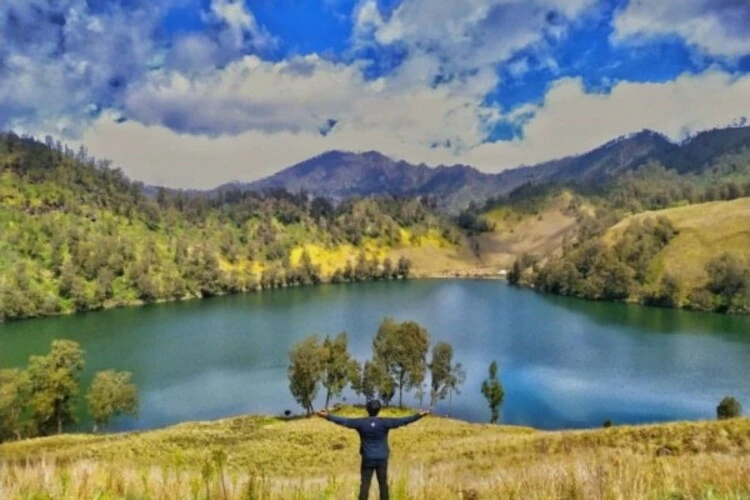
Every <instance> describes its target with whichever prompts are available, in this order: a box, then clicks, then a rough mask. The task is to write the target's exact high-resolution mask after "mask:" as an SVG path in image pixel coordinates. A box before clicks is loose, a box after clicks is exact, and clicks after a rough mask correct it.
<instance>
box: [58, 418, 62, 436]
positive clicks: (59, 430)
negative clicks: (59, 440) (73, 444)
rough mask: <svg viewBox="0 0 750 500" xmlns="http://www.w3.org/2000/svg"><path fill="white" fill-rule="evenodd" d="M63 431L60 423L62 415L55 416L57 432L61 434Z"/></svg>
mask: <svg viewBox="0 0 750 500" xmlns="http://www.w3.org/2000/svg"><path fill="white" fill-rule="evenodd" d="M62 431H63V425H62V417H60V416H59V415H58V417H57V433H58V434H62Z"/></svg>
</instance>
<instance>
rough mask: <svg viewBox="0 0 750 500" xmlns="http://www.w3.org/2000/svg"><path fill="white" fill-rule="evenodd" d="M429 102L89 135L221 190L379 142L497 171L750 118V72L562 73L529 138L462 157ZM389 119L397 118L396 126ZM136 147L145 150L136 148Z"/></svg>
mask: <svg viewBox="0 0 750 500" xmlns="http://www.w3.org/2000/svg"><path fill="white" fill-rule="evenodd" d="M421 99H422V100H420V97H419V96H416V95H415V96H404V97H403V99H401V100H398V99H396V100H394V101H393V102H390V103H389V102H388V101H387V100H380V99H372V100H371V101H370V102H369V106H371V107H370V108H368V109H369V111H370V112H371V113H373V114H375V115H376V116H374V117H372V118H370V119H371V120H372V123H370V122H366V121H365V122H363V123H353V124H351V126H349V127H343V128H341V129H338V125H336V126H335V127H334V129H333V131H332V133H330V134H329V135H327V136H325V137H324V136H323V135H321V134H320V133H319V131H317V130H315V131H313V130H300V131H298V132H290V131H279V132H276V133H266V132H261V131H257V130H255V131H248V132H244V133H241V134H238V135H234V136H230V135H224V136H221V137H217V138H215V139H212V138H209V137H205V136H201V137H195V136H192V135H185V134H179V133H176V132H174V131H173V130H171V129H169V128H167V127H165V126H163V125H154V126H151V127H147V126H144V125H142V124H140V123H136V122H128V123H126V124H123V125H118V124H115V123H113V122H111V120H105V119H102V120H100V121H99V122H98V123H97V125H96V126H95V127H93V128H92V129H90V130H89V131H88V132H87V133H86V135H85V136H84V138H83V141H84V143H85V144H87V145H88V146H89V149H90V150H91V152H92V153H93V154H96V155H98V156H102V157H109V158H113V159H114V160H115V161H116V163H117V164H119V165H122V166H123V167H125V169H126V171H127V172H129V173H131V175H133V176H135V177H136V178H138V179H142V180H144V181H146V182H149V183H157V184H158V183H167V184H170V185H176V186H181V187H213V186H215V185H216V184H219V183H221V182H224V181H227V180H230V179H238V180H243V181H248V180H254V179H258V178H261V177H263V176H266V175H269V174H271V173H273V172H275V171H277V170H279V169H281V168H284V167H287V166H289V165H292V164H294V163H297V162H299V161H302V160H305V159H307V158H309V157H311V156H314V155H316V154H319V153H320V152H322V151H325V150H329V149H343V150H352V151H366V150H370V149H373V145H376V146H377V149H379V150H380V151H382V152H383V153H385V154H388V155H391V156H393V157H396V158H403V159H406V160H408V161H410V162H413V163H421V162H426V163H428V164H432V165H438V164H453V163H456V162H461V163H467V164H470V165H474V166H476V167H478V168H480V169H482V170H485V171H488V172H498V171H501V170H504V169H507V168H513V167H516V166H519V165H522V164H526V165H530V164H535V163H538V162H542V161H546V160H550V159H555V158H560V157H563V156H567V155H571V154H578V153H583V152H585V151H587V150H590V149H592V148H594V147H597V146H600V145H601V144H603V143H605V142H607V141H609V140H610V139H612V138H614V137H618V136H621V135H625V134H628V133H630V132H634V131H639V130H642V129H644V128H649V129H652V130H655V131H658V132H661V133H663V134H665V135H667V136H668V137H670V138H671V139H673V140H675V141H678V140H681V139H684V138H685V137H686V135H688V134H692V133H696V132H698V131H700V130H705V129H710V128H714V127H722V126H726V125H728V124H730V123H731V122H733V121H734V120H736V119H738V118H741V117H742V116H750V108H748V107H745V108H742V107H738V106H737V103H743V102H744V103H748V102H750V76H744V77H740V78H737V77H734V76H732V75H730V74H728V73H725V72H722V71H719V70H713V71H710V72H707V73H705V74H701V75H689V74H685V75H683V76H682V77H680V78H678V79H677V80H675V81H674V82H668V83H631V82H621V83H619V84H617V85H615V86H614V87H613V88H612V91H611V92H610V93H609V94H600V93H587V92H586V90H585V88H584V85H583V83H582V81H581V79H579V78H569V79H564V80H560V81H558V82H557V83H556V84H555V85H554V86H553V87H552V88H551V89H550V90H549V92H548V93H547V95H546V97H545V100H544V102H543V103H542V104H540V105H533V106H532V105H529V106H526V107H524V108H521V109H519V110H516V111H514V112H512V113H511V114H508V115H507V116H504V118H506V119H508V120H519V119H523V120H525V128H524V137H523V138H519V139H515V140H513V141H508V142H495V143H481V142H480V143H478V144H476V145H474V146H471V147H465V148H463V149H462V151H461V152H460V153H458V154H457V153H455V152H454V151H453V150H451V149H447V148H434V147H431V145H430V144H428V143H427V142H428V141H425V140H424V137H425V136H424V135H423V134H425V132H424V130H440V129H441V126H440V125H436V126H433V128H429V124H427V123H423V122H421V121H419V120H424V121H425V122H429V120H430V115H425V113H424V112H422V111H421V109H423V108H429V107H430V106H431V105H432V103H431V102H430V101H429V96H422V97H421ZM402 106H405V108H403V109H402ZM282 107H283V106H282ZM365 114H366V113H365ZM412 114H415V115H416V117H415V119H414V121H408V119H409V118H408V117H409V116H410V115H412ZM442 118H443V117H442V116H440V115H437V116H436V117H435V119H436V120H440V119H442ZM449 118H450V116H448V118H446V120H448V121H450V120H449ZM465 119H466V120H467V123H470V122H471V120H472V119H471V117H469V116H467V117H465ZM363 120H364V118H363ZM457 121H458V122H460V120H457ZM382 123H386V124H389V123H392V124H393V126H394V127H395V129H391V128H389V127H388V126H383V125H381V124H382ZM450 126H454V127H455V126H456V125H455V124H450ZM409 128H413V129H414V130H412V131H410V130H409ZM457 128H460V127H457ZM456 133H458V132H456ZM480 135H481V133H477V134H476V135H475V136H474V137H479V136H480ZM475 142H476V141H475ZM133 144H138V145H139V147H137V148H134V147H133V146H132V145H133ZM207 166H208V167H209V168H206V167H207Z"/></svg>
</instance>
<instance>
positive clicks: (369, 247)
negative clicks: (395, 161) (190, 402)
mask: <svg viewBox="0 0 750 500" xmlns="http://www.w3.org/2000/svg"><path fill="white" fill-rule="evenodd" d="M405 253H408V255H409V257H410V258H411V259H412V263H411V264H412V265H411V268H410V267H409V263H408V262H406V261H405V260H404V261H403V265H402V266H401V267H399V265H398V264H399V259H400V258H401V257H402V256H404V254H405ZM435 256H440V259H438V260H437V261H436V259H435ZM441 259H442V262H444V263H446V264H445V265H450V266H453V265H459V266H460V265H465V266H469V267H471V266H473V265H475V262H472V259H473V257H472V253H471V252H469V251H468V250H466V241H465V237H464V236H463V234H462V232H461V231H460V230H459V228H457V227H456V226H455V225H454V224H453V223H452V222H451V221H450V220H448V219H446V218H444V217H443V216H441V215H439V214H437V213H435V211H434V209H433V208H432V207H431V206H430V205H429V204H428V203H426V202H423V201H420V200H418V199H395V198H392V197H383V198H377V199H375V198H373V199H359V200H351V201H347V202H344V203H341V204H340V205H338V206H336V207H334V206H333V205H332V204H331V203H330V202H328V201H327V200H325V199H322V198H314V199H310V198H308V197H307V196H304V195H292V194H289V193H287V192H284V191H274V192H270V193H265V194H256V193H252V192H245V193H243V192H240V191H237V190H235V191H231V190H227V191H224V192H222V193H219V194H215V195H213V196H208V195H205V194H195V193H184V192H173V191H167V190H159V191H158V192H157V194H156V196H155V198H151V197H148V196H146V195H145V194H144V191H143V186H142V184H140V183H136V182H131V181H130V180H128V179H127V178H125V176H124V175H123V174H122V172H121V171H119V170H116V169H112V168H110V167H109V166H108V165H107V164H106V163H102V162H95V161H94V160H91V159H89V158H87V157H86V154H85V151H80V152H78V153H74V152H72V151H69V150H66V149H65V148H62V147H59V146H56V145H53V144H51V143H50V144H46V145H45V144H41V143H38V142H35V141H33V140H29V139H22V138H19V137H17V136H14V135H11V134H6V135H0V321H2V320H3V319H13V318H24V317H34V316H41V315H49V314H58V313H65V312H71V311H74V310H88V309H97V308H102V307H116V306H122V305H129V304H138V303H143V302H154V301H161V300H174V299H183V298H189V297H205V296H211V295H216V294H222V293H233V292H242V291H247V290H253V289H257V288H270V287H279V286H294V285H305V284H314V283H316V282H319V281H321V280H323V281H325V280H335V281H359V280H364V279H383V278H384V279H392V278H396V277H403V275H405V274H408V273H410V272H413V273H417V274H419V273H429V272H431V269H432V267H431V266H435V265H436V262H440V261H441ZM423 264H426V265H423ZM337 271H338V272H337Z"/></svg>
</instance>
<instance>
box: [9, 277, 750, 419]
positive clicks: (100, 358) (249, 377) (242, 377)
mask: <svg viewBox="0 0 750 500" xmlns="http://www.w3.org/2000/svg"><path fill="white" fill-rule="evenodd" d="M384 316H392V317H394V318H396V319H398V320H405V319H414V320H416V321H419V322H421V323H423V324H424V325H425V326H427V328H428V329H429V330H430V332H431V334H432V337H433V339H434V340H446V341H448V342H450V343H451V344H453V346H454V348H455V352H456V356H457V360H458V361H460V362H462V363H463V364H464V366H465V367H466V369H467V380H466V384H465V385H464V387H463V388H462V390H461V394H460V395H457V396H454V398H453V403H452V407H451V408H449V407H448V404H447V402H444V403H441V405H440V406H439V411H440V412H443V413H447V412H449V411H450V412H451V413H452V414H453V415H456V416H458V417H461V418H466V419H469V420H475V421H485V420H487V419H488V417H489V411H488V409H487V405H486V402H485V401H484V399H483V398H482V396H481V393H480V386H481V383H482V380H483V379H484V378H485V377H486V376H487V367H488V365H489V363H490V362H491V361H492V360H497V361H498V363H499V365H500V376H501V379H502V381H503V384H504V386H505V392H506V398H505V402H504V404H503V408H502V421H503V422H505V423H512V424H521V425H531V426H535V427H540V428H550V429H551V428H563V427H589V426H594V427H596V426H600V425H601V424H602V422H603V421H604V420H606V419H611V420H613V421H614V422H616V423H636V422H653V421H662V420H672V419H699V418H713V417H714V412H715V407H716V404H717V403H718V401H719V400H720V399H721V398H722V397H723V396H725V395H727V394H731V395H734V396H735V397H737V398H738V399H739V400H740V401H741V402H747V403H746V405H750V384H748V380H750V318H748V317H739V316H721V315H716V314H703V313H692V312H685V311H674V310H668V309H657V308H646V307H639V306H634V305H624V304H610V303H599V302H587V301H582V300H575V299H569V298H563V297H554V296H546V295H540V294H537V293H534V292H532V291H529V290H517V289H513V288H510V287H508V286H506V285H505V284H503V283H501V282H496V281H469V280H456V281H447V280H446V281H438V280H425V281H412V282H408V283H368V284H358V285H341V286H322V287H317V288H302V289H290V290H280V291H270V292H263V293H256V294H248V295H243V296H233V297H220V298H214V299H209V300H202V301H190V302H185V303H174V304H165V305H158V306H148V307H144V308H134V309H121V310H114V311H105V312H99V313H89V314H81V315H75V316H70V317H62V318H49V319H44V320H35V321H28V322H20V323H13V324H9V325H1V326H0V366H3V367H4V366H23V365H24V364H25V362H26V360H27V359H28V356H29V355H30V354H36V353H42V352H44V351H46V350H47V349H48V346H49V343H50V341H51V340H52V339H53V338H58V337H64V338H70V339H73V340H76V341H78V342H80V343H81V344H82V346H83V348H84V349H85V350H86V353H87V366H86V372H85V374H84V377H85V379H86V381H85V382H86V383H87V381H88V380H89V379H90V377H91V376H92V374H93V373H94V372H95V371H97V370H102V369H107V368H115V369H118V370H129V371H132V372H133V373H134V379H135V381H136V383H137V384H138V386H139V389H140V392H141V416H140V418H139V419H137V420H135V419H128V418H123V419H121V420H119V421H118V422H117V427H118V428H120V429H127V428H146V427H156V426H163V425H168V424H172V423H175V422H179V421H184V420H195V419H211V418H218V417H224V416H229V415H235V414H240V413H248V412H263V413H277V414H278V413H281V412H283V411H284V410H286V409H296V405H295V403H294V400H293V399H292V397H291V396H290V395H289V391H288V384H287V380H286V365H287V354H286V353H287V351H288V350H289V348H290V347H291V346H292V345H293V344H294V343H295V342H296V341H298V340H299V339H301V338H303V337H305V336H306V335H308V334H310V333H314V332H315V333H322V334H325V333H331V334H336V333H338V332H340V331H347V332H348V333H349V336H350V349H351V351H352V352H353V354H354V355H355V356H356V357H357V358H359V359H360V360H362V359H365V358H366V357H368V356H369V354H370V350H371V344H372V337H373V335H374V333H375V331H376V329H377V326H378V323H379V322H380V320H381V319H382V318H383V317H384ZM346 397H347V399H348V400H349V401H352V400H353V399H354V396H353V395H352V394H346ZM409 403H410V404H412V405H416V404H417V402H416V401H415V400H410V401H409ZM82 425H87V424H86V423H85V422H84V423H82Z"/></svg>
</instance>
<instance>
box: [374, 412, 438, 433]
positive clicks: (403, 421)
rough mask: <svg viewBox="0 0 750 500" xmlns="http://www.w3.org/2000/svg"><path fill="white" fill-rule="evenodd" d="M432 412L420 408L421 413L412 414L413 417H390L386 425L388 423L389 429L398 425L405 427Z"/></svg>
mask: <svg viewBox="0 0 750 500" xmlns="http://www.w3.org/2000/svg"><path fill="white" fill-rule="evenodd" d="M429 414H430V412H429V411H428V410H419V413H417V414H415V415H412V416H411V417H403V418H388V419H385V420H386V425H388V428H389V429H396V428H398V427H403V426H404V425H409V424H411V423H414V422H416V421H417V420H419V419H420V418H422V417H424V416H427V415H429Z"/></svg>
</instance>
